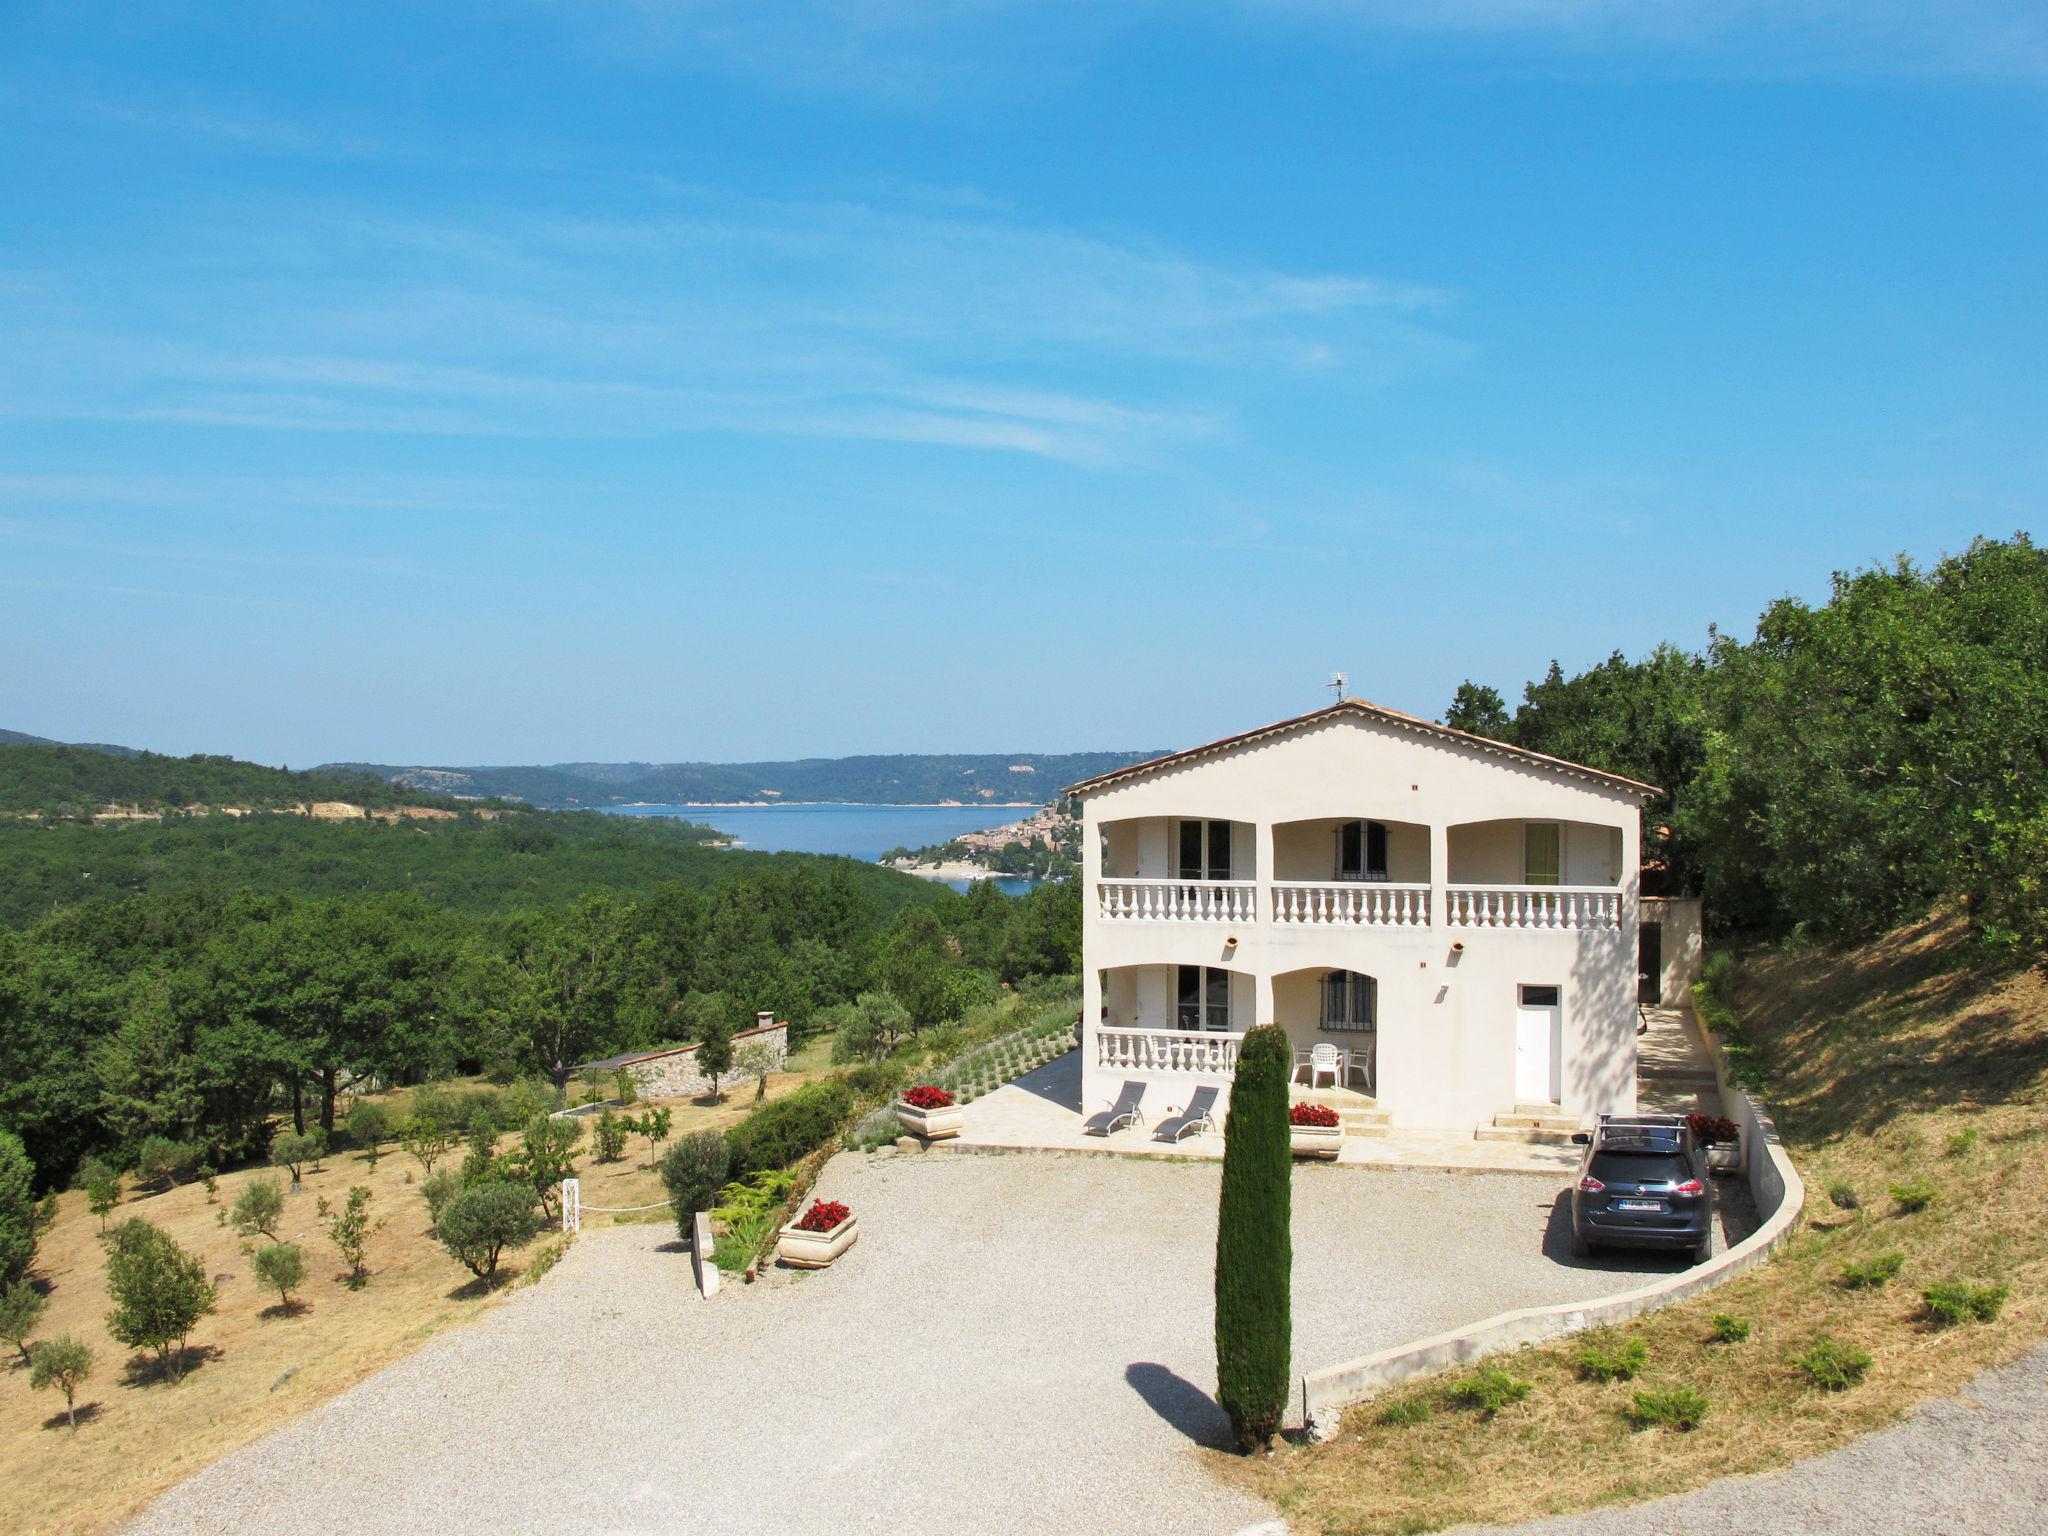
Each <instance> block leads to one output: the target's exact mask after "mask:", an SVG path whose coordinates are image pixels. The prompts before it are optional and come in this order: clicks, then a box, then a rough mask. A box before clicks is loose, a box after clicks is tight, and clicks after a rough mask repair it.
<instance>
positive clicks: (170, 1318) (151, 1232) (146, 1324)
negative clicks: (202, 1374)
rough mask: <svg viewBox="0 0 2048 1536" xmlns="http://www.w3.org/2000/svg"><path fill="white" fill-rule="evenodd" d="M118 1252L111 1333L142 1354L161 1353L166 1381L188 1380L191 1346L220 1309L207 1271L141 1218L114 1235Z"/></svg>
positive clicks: (110, 1285)
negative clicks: (187, 1355) (187, 1354)
mask: <svg viewBox="0 0 2048 1536" xmlns="http://www.w3.org/2000/svg"><path fill="white" fill-rule="evenodd" d="M112 1248H113V1251H112V1253H111V1254H110V1255H109V1256H108V1258H107V1292H108V1294H109V1295H111V1296H112V1297H113V1298H114V1310H113V1311H111V1312H109V1313H108V1314H107V1332H109V1333H111V1334H112V1335H113V1336H114V1337H115V1338H116V1339H118V1340H119V1341H120V1342H121V1343H123V1344H127V1345H130V1346H132V1347H134V1348H136V1349H153V1350H155V1351H156V1357H157V1362H158V1364H159V1365H160V1366H161V1368H162V1370H163V1373H164V1375H165V1376H166V1377H167V1378H168V1379H169V1380H171V1381H173V1382H175V1381H177V1380H178V1379H179V1377H180V1376H182V1375H183V1374H184V1369H183V1367H184V1353H185V1340H186V1339H187V1338H188V1337H189V1336H190V1335H191V1332H192V1330H193V1328H194V1327H195V1326H196V1325H197V1324H198V1322H199V1320H200V1319H201V1318H202V1317H205V1316H207V1315H208V1314H209V1313H211V1312H212V1311H213V1309H214V1303H215V1300H216V1293H215V1291H214V1288H213V1284H212V1282H211V1281H209V1280H208V1279H207V1278H206V1265H205V1263H204V1262H203V1261H201V1259H200V1258H199V1257H198V1255H196V1254H191V1253H187V1252H186V1251H185V1250H184V1249H182V1248H180V1247H179V1246H178V1245H177V1244H176V1243H175V1242H173V1241H172V1240H171V1237H170V1235H169V1234H168V1233H166V1232H165V1231H164V1230H163V1229H162V1228H160V1227H154V1226H151V1225H150V1224H149V1223H148V1222H146V1221H144V1220H142V1219H141V1218H140V1217H139V1216H138V1217H130V1218H129V1219H128V1220H127V1221H124V1222H122V1223H121V1225H120V1226H118V1227H116V1228H115V1229H114V1238H113V1245H112Z"/></svg>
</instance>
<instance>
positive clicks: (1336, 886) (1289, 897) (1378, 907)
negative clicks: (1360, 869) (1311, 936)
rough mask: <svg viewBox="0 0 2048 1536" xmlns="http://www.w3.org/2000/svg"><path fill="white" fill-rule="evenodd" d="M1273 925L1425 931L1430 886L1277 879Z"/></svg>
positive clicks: (1382, 882)
mask: <svg viewBox="0 0 2048 1536" xmlns="http://www.w3.org/2000/svg"><path fill="white" fill-rule="evenodd" d="M1273 921H1274V922H1275V923H1277V924H1279V925H1281V926H1283V927H1302V928H1426V927H1428V926H1429V887H1428V886H1427V885H1426V884H1421V885H1418V884H1409V883H1403V884H1401V885H1393V884H1390V883H1387V882H1384V881H1355V880H1339V881H1334V882H1331V881H1315V880H1275V881H1274V882H1273Z"/></svg>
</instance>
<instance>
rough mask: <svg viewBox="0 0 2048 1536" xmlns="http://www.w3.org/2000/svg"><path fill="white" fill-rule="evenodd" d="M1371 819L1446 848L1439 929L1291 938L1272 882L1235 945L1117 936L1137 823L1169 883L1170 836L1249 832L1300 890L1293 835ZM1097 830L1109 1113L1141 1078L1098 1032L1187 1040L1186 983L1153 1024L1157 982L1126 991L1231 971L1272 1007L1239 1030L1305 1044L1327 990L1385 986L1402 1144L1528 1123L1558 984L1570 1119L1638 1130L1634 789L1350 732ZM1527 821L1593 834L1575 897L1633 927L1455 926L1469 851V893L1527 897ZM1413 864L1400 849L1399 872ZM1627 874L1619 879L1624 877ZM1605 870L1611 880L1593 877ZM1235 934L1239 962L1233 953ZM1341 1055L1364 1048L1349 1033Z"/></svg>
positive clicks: (1196, 935) (1096, 967)
mask: <svg viewBox="0 0 2048 1536" xmlns="http://www.w3.org/2000/svg"><path fill="white" fill-rule="evenodd" d="M1361 814H1372V815H1373V818H1374V819H1376V820H1381V821H1385V822H1387V823H1388V824H1389V825H1390V826H1393V825H1395V824H1397V823H1400V824H1406V825H1407V826H1410V827H1412V828H1414V829H1415V832H1416V833H1417V834H1418V838H1419V839H1420V838H1426V839H1427V846H1428V848H1429V849H1430V858H1429V860H1428V862H1427V864H1426V865H1425V866H1424V870H1425V874H1424V878H1427V880H1428V881H1429V883H1430V886H1431V908H1430V910H1431V915H1432V920H1431V922H1430V923H1429V924H1427V925H1418V926H1414V927H1406V928H1400V927H1356V928H1353V927H1327V926H1291V925H1277V924H1274V923H1272V922H1271V921H1270V917H1271V913H1272V905H1271V891H1270V889H1268V888H1267V887H1268V886H1269V885H1270V881H1269V880H1268V879H1263V878H1262V879H1261V880H1260V881H1259V884H1260V887H1261V888H1260V891H1259V903H1258V913H1259V920H1258V921H1252V922H1247V923H1245V924H1243V925H1242V926H1236V927H1234V928H1227V927H1226V925H1224V924H1221V923H1201V922H1138V921H1129V920H1120V921H1110V920H1105V919H1104V918H1103V917H1102V916H1101V915H1100V913H1099V911H1098V909H1097V906H1096V900H1095V887H1096V882H1097V881H1098V880H1100V879H1101V878H1102V875H1103V863H1102V846H1101V842H1102V839H1101V829H1103V828H1104V827H1108V828H1109V829H1110V832H1109V836H1110V841H1111V847H1112V849H1114V848H1115V847H1116V846H1118V840H1119V839H1120V838H1128V837H1130V836H1131V835H1132V834H1131V833H1130V832H1128V831H1119V830H1118V828H1117V826H1116V824H1117V823H1120V822H1137V823H1139V826H1138V828H1137V835H1138V836H1139V837H1140V838H1142V836H1143V834H1144V832H1145V830H1146V829H1147V828H1149V827H1150V826H1152V825H1155V824H1156V825H1158V826H1159V827H1160V829H1161V832H1160V837H1161V843H1162V848H1161V853H1162V860H1161V863H1160V864H1159V865H1158V866H1156V871H1155V870H1149V869H1148V870H1146V871H1144V872H1145V873H1148V874H1150V873H1154V872H1156V873H1159V874H1162V875H1163V874H1165V873H1166V869H1165V864H1164V859H1163V855H1164V852H1165V850H1164V847H1163V843H1164V826H1165V818H1168V817H1178V816H1200V817H1205V818H1217V819H1228V820H1232V821H1236V822H1239V823H1240V824H1241V825H1240V827H1239V829H1238V831H1237V833H1236V835H1237V836H1238V837H1240V838H1243V837H1250V838H1252V839H1253V840H1254V841H1253V843H1252V846H1253V847H1254V848H1256V849H1257V850H1258V857H1257V860H1256V865H1257V867H1258V868H1260V869H1268V870H1275V869H1279V870H1281V875H1280V877H1281V878H1283V879H1284V878H1289V877H1290V874H1289V873H1288V871H1290V870H1291V869H1292V868H1293V867H1296V866H1294V865H1293V864H1292V862H1291V860H1292V857H1293V855H1292V854H1291V853H1290V855H1289V860H1288V861H1287V863H1286V868H1285V869H1282V862H1283V861H1280V860H1277V859H1276V858H1275V856H1274V853H1275V848H1276V839H1277V836H1278V834H1276V831H1275V828H1276V827H1278V826H1282V825H1284V824H1289V823H1300V822H1319V821H1321V822H1330V823H1334V822H1335V821H1338V820H1345V819H1350V818H1353V817H1356V816H1359V815H1361ZM1082 815H1083V821H1084V835H1083V837H1082V841H1081V847H1082V861H1083V869H1082V876H1083V881H1084V887H1083V903H1084V906H1083V945H1084V951H1085V959H1084V964H1083V973H1082V974H1083V989H1084V1005H1083V1018H1084V1025H1085V1027H1084V1031H1083V1036H1084V1038H1083V1041H1082V1046H1083V1056H1082V1079H1083V1089H1082V1091H1083V1098H1084V1103H1085V1108H1086V1109H1087V1110H1088V1111H1089V1112H1092V1111H1093V1110H1095V1109H1097V1108H1100V1107H1102V1105H1103V1104H1106V1103H1108V1102H1109V1101H1110V1100H1111V1099H1113V1098H1114V1096H1115V1094H1116V1092H1117V1089H1118V1087H1119V1086H1120V1083H1121V1081H1122V1079H1123V1078H1124V1077H1125V1076H1128V1075H1132V1074H1126V1073H1123V1072H1120V1071H1117V1070H1114V1069H1108V1068H1101V1067H1098V1066H1097V1065H1096V1063H1097V1049H1096V1042H1095V1040H1094V1039H1093V1033H1094V1031H1095V1030H1096V1029H1097V1028H1098V1027H1101V1025H1102V1024H1104V1023H1106V1024H1108V1025H1109V1026H1110V1027H1121V1028H1132V1027H1144V1028H1158V1027H1165V1028H1171V1027H1173V1014H1172V997H1171V991H1170V989H1171V986H1172V980H1171V972H1167V971H1162V972H1159V973H1158V974H1159V978H1160V979H1159V981H1158V982H1157V983H1156V985H1157V986H1159V987H1160V988H1161V989H1162V992H1161V995H1160V998H1159V1008H1158V1010H1157V1011H1156V1012H1155V1011H1153V1010H1151V1009H1148V1008H1147V1007H1146V1006H1145V1002H1144V987H1145V985H1146V984H1145V982H1144V981H1143V979H1142V975H1139V976H1138V977H1136V978H1134V979H1132V980H1129V981H1126V980H1125V979H1123V978H1124V976H1125V971H1126V968H1131V967H1161V966H1172V965H1208V966H1223V967H1227V968H1229V969H1230V970H1231V971H1232V972H1233V973H1234V974H1237V975H1239V976H1240V977H1242V983H1241V985H1242V987H1243V991H1244V992H1248V993H1249V994H1250V997H1251V1000H1252V1004H1251V1008H1250V1009H1249V1010H1245V1009H1244V1008H1243V1007H1242V1006H1238V1007H1237V1008H1236V1012H1237V1014H1238V1017H1237V1019H1235V1020H1234V1026H1235V1027H1237V1028H1244V1027H1246V1026H1248V1025H1249V1024H1251V1023H1254V1022H1257V1023H1272V1022H1279V1023H1282V1024H1283V1025H1285V1026H1287V1027H1288V1029H1289V1032H1290V1034H1291V1035H1294V1037H1295V1039H1296V1043H1297V1044H1301V1043H1312V1040H1313V1039H1318V1038H1325V1037H1324V1036H1323V1035H1322V1032H1321V1031H1320V1030H1318V1029H1316V1028H1315V1027H1314V1026H1315V1023H1316V1019H1317V1013H1316V1008H1317V1006H1318V1005H1317V1002H1316V998H1315V994H1314V991H1313V988H1314V987H1315V986H1316V985H1317V984H1319V977H1320V974H1321V972H1323V971H1325V970H1330V969H1341V970H1352V971H1361V972H1364V973H1365V974H1367V975H1371V976H1373V977H1376V978H1377V979H1378V981H1379V1015H1378V1017H1379V1029H1378V1032H1377V1036H1376V1049H1377V1055H1378V1083H1377V1097H1378V1100H1379V1102H1380V1103H1381V1104H1382V1105H1383V1106H1384V1107H1386V1108H1387V1109H1388V1110H1389V1111H1391V1113H1392V1117H1393V1121H1394V1123H1395V1124H1396V1125H1398V1126H1411V1127H1440V1128H1447V1129H1467V1130H1469V1129H1470V1128H1472V1127H1473V1126H1475V1125H1480V1124H1485V1123H1487V1122H1490V1121H1491V1119H1492V1118H1493V1116H1494V1115H1495V1114H1497V1113H1499V1112H1501V1111H1503V1110H1506V1109H1508V1108H1510V1107H1512V1105H1513V1104H1514V1103H1515V1101H1516V1094H1515V1009H1516V1003H1517V994H1516V988H1517V987H1518V986H1519V985H1521V984H1523V983H1531V984H1540V985H1555V986H1557V987H1559V988H1560V989H1561V998H1562V1003H1563V1039H1562V1041H1561V1044H1560V1055H1559V1061H1558V1078H1559V1102H1560V1107H1561V1108H1562V1109H1563V1110H1564V1111H1565V1112H1567V1113H1570V1114H1575V1115H1577V1116H1578V1117H1580V1118H1581V1119H1585V1120H1590V1119H1591V1118H1592V1117H1593V1116H1594V1115H1595V1114H1597V1113H1600V1112H1610V1113H1630V1112H1633V1110H1634V1108H1635V1067H1636V1058H1635V1024H1636V1015H1635V995H1636V980H1635V967H1636V921H1637V903H1636V893H1637V879H1638V871H1637V848H1638V842H1637V834H1638V830H1639V825H1640V817H1641V811H1640V801H1639V799H1638V798H1637V796H1636V795H1635V794H1634V793H1633V792H1632V791H1629V790H1627V789H1625V788H1623V787H1621V786H1619V785H1611V784H1607V783H1602V782H1597V781H1588V780H1581V779H1575V778H1572V777H1569V776H1567V775H1566V774H1564V773H1562V772H1559V771H1555V770H1551V769H1547V768H1544V767H1542V766H1541V765H1537V764H1523V763H1519V762H1516V761H1514V760H1512V759H1508V758H1503V757H1500V756H1496V755H1494V754H1491V753H1488V752H1486V751H1484V750H1483V749H1481V748H1478V747H1467V746H1465V745H1464V744H1462V743H1458V742H1453V741H1447V740H1438V739H1435V738H1430V737H1425V736H1420V735H1417V734H1414V733H1412V732H1409V731H1405V730H1402V729H1400V728H1398V727H1396V726H1393V725H1390V724H1383V723H1380V722H1377V721H1371V720H1366V719H1363V718H1358V717H1350V718H1345V717H1338V718H1334V719H1329V720H1324V721H1321V722H1318V723H1316V724H1313V725H1309V726H1304V727H1302V728H1300V729H1298V730H1295V731H1291V732H1287V733H1284V734H1280V735H1276V736H1272V737H1267V738H1265V739H1263V740H1260V741H1256V742H1250V743H1246V744H1244V745H1242V746H1240V747H1237V748H1234V749H1230V750H1227V751H1223V752H1219V753H1218V754H1217V755H1216V756H1214V757H1210V758H1205V759H1201V760H1198V761H1195V762H1190V763H1185V764H1177V765H1174V766H1172V767H1168V768H1163V769H1160V770H1157V771H1155V772H1152V773H1149V774H1145V775H1143V776H1140V777H1137V778H1133V779H1128V780H1124V781H1122V782H1119V783H1116V784H1113V785H1110V786H1107V787H1105V788H1103V789H1099V790H1096V791H1094V792H1092V793H1090V794H1088V795H1087V796H1085V797H1084V798H1083V800H1082ZM1155 818H1156V819H1157V820H1156V822H1155V820H1154V819H1155ZM1524 819H1529V820H1548V821H1559V822H1567V823H1573V824H1575V825H1574V826H1572V827H1571V828H1570V829H1569V830H1568V833H1567V839H1566V846H1565V860H1566V871H1565V876H1566V883H1568V884H1578V883H1582V884H1587V885H1613V886H1615V887H1616V888H1618V890H1619V892H1620V896H1621V922H1620V926H1619V928H1618V929H1589V930H1586V931H1543V930H1535V929H1497V928H1464V927H1454V926H1451V925H1449V924H1448V923H1447V922H1446V914H1447V910H1448V909H1447V905H1446V899H1445V886H1446V884H1447V883H1448V880H1449V876H1450V874H1451V873H1452V871H1451V869H1450V860H1449V857H1448V853H1449V850H1450V848H1451V847H1453V846H1456V847H1457V848H1459V850H1460V853H1461V858H1460V862H1459V866H1458V868H1457V871H1456V875H1457V879H1458V881H1460V882H1473V883H1488V884H1515V883H1518V882H1519V881H1520V880H1521V879H1522V843H1521V829H1520V825H1519V824H1520V822H1521V821H1522V820H1524ZM1244 823H1249V826H1246V825H1242V824H1244ZM1475 823H1484V824H1490V825H1487V826H1475V825H1474V824H1475ZM1468 847H1470V848H1474V849H1476V850H1478V851H1477V852H1476V853H1475V854H1474V855H1473V856H1474V857H1475V858H1477V859H1478V860H1480V863H1479V864H1478V866H1477V867H1475V866H1473V865H1472V864H1468V862H1467V861H1466V859H1465V858H1464V857H1463V856H1462V855H1463V854H1464V853H1465V851H1466V850H1467V848H1468ZM1325 860H1326V862H1325V868H1324V872H1322V873H1319V874H1318V875H1312V876H1309V877H1307V878H1327V873H1326V871H1327V854H1325ZM1393 861H1394V845H1393V844H1392V843H1391V841H1390V846H1389V864H1390V866H1391V865H1392V864H1393ZM1128 867H1129V866H1128V865H1124V866H1121V868H1119V870H1118V873H1122V871H1123V869H1127V868H1128ZM1609 871H1611V872H1612V877H1613V878H1611V879H1610V878H1606V876H1607V874H1608V872H1609ZM1594 872H1597V873H1598V874H1599V875H1600V876H1601V877H1602V878H1586V879H1583V880H1581V879H1580V878H1578V877H1579V876H1580V875H1582V874H1591V873H1594ZM1389 873H1390V875H1391V874H1392V870H1391V868H1390V871H1389ZM1233 936H1234V937H1235V938H1236V939H1237V941H1238V942H1237V944H1236V945H1235V946H1231V945H1228V944H1226V942H1225V941H1226V939H1228V938H1230V937H1233ZM1454 945H1460V946H1462V947H1459V948H1454V947H1453V946H1454ZM1302 973H1307V974H1306V977H1305V978H1304V977H1303V976H1302ZM1105 987H1106V991H1105ZM1237 995H1238V996H1242V993H1240V994H1237ZM1283 1004H1284V1011H1283ZM1105 1005H1107V1006H1108V1007H1109V1014H1108V1016H1107V1018H1106V1019H1105V1018H1104V1015H1103V1012H1102V1010H1103V1008H1104V1006H1105ZM1155 1019H1156V1020H1157V1021H1158V1022H1156V1023H1155ZM1327 1038H1329V1039H1331V1040H1332V1041H1334V1042H1336V1043H1338V1044H1353V1045H1355V1044H1356V1043H1358V1037H1357V1036H1356V1035H1355V1034H1353V1033H1352V1032H1348V1031H1347V1032H1342V1033H1332V1034H1330V1035H1329V1036H1327ZM1210 1080H1212V1081H1213V1079H1210ZM1189 1081H1190V1077H1189V1076H1188V1075H1186V1074H1181V1075H1178V1076H1173V1077H1163V1078H1162V1079H1161V1080H1160V1084H1159V1087H1160V1090H1161V1091H1160V1092H1157V1093H1154V1092H1148V1095H1147V1113H1148V1116H1149V1115H1152V1114H1153V1113H1154V1110H1155V1108H1156V1107H1157V1106H1159V1105H1163V1104H1166V1103H1174V1102H1178V1099H1179V1097H1181V1096H1184V1094H1185V1090H1186V1087H1187V1084H1188V1083H1189ZM1225 1081H1226V1082H1227V1079H1226V1080H1225Z"/></svg>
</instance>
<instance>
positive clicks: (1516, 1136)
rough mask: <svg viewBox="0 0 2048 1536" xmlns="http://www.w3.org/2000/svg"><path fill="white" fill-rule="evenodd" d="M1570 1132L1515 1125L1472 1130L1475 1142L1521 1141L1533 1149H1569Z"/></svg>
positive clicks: (1481, 1127)
mask: <svg viewBox="0 0 2048 1536" xmlns="http://www.w3.org/2000/svg"><path fill="white" fill-rule="evenodd" d="M1577 1129H1578V1127H1576V1126H1573V1127H1572V1128H1571V1129H1570V1130H1536V1129H1533V1128H1529V1127H1524V1126H1515V1125H1480V1126H1474V1127H1473V1129H1472V1139H1473V1140H1474V1141H1519V1142H1522V1143H1524V1144H1525V1145H1527V1146H1532V1147H1568V1146H1570V1145H1571V1144H1572V1133H1573V1131H1576V1130H1577Z"/></svg>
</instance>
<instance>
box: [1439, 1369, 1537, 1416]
mask: <svg viewBox="0 0 2048 1536" xmlns="http://www.w3.org/2000/svg"><path fill="white" fill-rule="evenodd" d="M1530 1391H1531V1388H1530V1385H1529V1383H1528V1382H1526V1381H1521V1380H1518V1379H1517V1378H1516V1377H1513V1376H1510V1375H1509V1374H1508V1373H1507V1372H1506V1371H1504V1370H1502V1369H1501V1368H1500V1367H1499V1366H1497V1365H1486V1366H1481V1367H1480V1368H1479V1369H1478V1370H1476V1371H1474V1372H1473V1373H1472V1374H1471V1375H1470V1376H1466V1377H1464V1378H1462V1379H1460V1380H1458V1381H1454V1382H1452V1383H1451V1384H1450V1386H1449V1387H1447V1388H1446V1389H1445V1390H1444V1400H1445V1401H1446V1402H1449V1403H1454V1404H1456V1405H1457V1406H1458V1407H1460V1408H1476V1409H1477V1410H1478V1411H1479V1416H1480V1417H1481V1418H1484V1419H1490V1418H1492V1417H1493V1416H1494V1415H1495V1414H1497V1413H1499V1412H1500V1411H1501V1409H1503V1408H1506V1407H1508V1406H1509V1405H1510V1404H1513V1403H1519V1402H1520V1401H1521V1400H1522V1399H1523V1398H1525V1397H1527V1396H1528V1395H1529V1393H1530Z"/></svg>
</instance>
